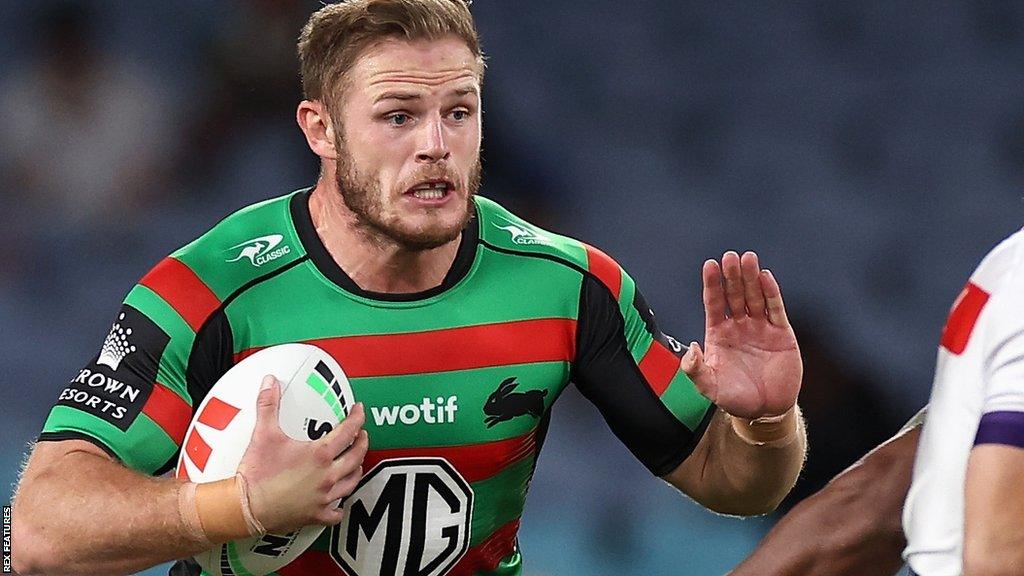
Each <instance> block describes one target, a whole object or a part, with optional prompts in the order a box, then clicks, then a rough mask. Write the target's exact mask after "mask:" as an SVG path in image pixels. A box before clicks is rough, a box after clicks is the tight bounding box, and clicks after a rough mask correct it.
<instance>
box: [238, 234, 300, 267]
mask: <svg viewBox="0 0 1024 576" xmlns="http://www.w3.org/2000/svg"><path fill="white" fill-rule="evenodd" d="M282 240H284V236H281V235H280V234H268V235H266V236H260V237H259V238H253V239H252V240H247V241H245V242H242V243H241V244H237V245H235V246H232V247H231V248H228V250H229V251H231V250H238V249H241V250H240V251H239V252H238V255H237V256H235V257H234V258H232V259H230V260H225V262H238V261H239V260H241V259H242V258H248V259H249V262H250V263H251V264H252V265H253V266H255V267H257V268H259V267H260V266H262V265H264V264H266V263H267V262H271V261H273V260H277V259H278V258H280V257H281V256H284V255H286V254H288V253H290V252H291V251H292V249H291V247H290V246H288V245H287V244H285V245H284V246H281V247H280V248H278V247H277V245H278V244H280V243H281V241H282Z"/></svg>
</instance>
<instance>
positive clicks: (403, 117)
mask: <svg viewBox="0 0 1024 576" xmlns="http://www.w3.org/2000/svg"><path fill="white" fill-rule="evenodd" d="M387 121H388V123H389V124H391V125H392V126H405V124H406V122H408V121H409V115H408V114H403V113H401V112H397V113H395V114H391V115H389V116H388V117H387Z"/></svg>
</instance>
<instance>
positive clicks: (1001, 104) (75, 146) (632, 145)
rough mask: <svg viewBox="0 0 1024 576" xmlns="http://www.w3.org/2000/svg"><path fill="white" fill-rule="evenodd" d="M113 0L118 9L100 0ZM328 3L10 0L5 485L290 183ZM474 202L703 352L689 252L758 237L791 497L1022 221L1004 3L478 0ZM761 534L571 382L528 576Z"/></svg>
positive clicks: (711, 560)
mask: <svg viewBox="0 0 1024 576" xmlns="http://www.w3.org/2000/svg"><path fill="white" fill-rule="evenodd" d="M114 6H116V8H114ZM316 6H317V3H315V2H308V1H300V0H259V1H247V2H242V1H234V2H211V1H199V0H182V1H173V2H171V1H161V2H158V1H155V0H137V1H135V2H131V3H126V2H125V3H122V2H118V3H111V2H99V1H97V2H94V3H92V4H89V3H84V2H70V3H69V2H61V3H54V2H48V1H47V2H13V1H11V0H4V1H0V174H2V177H0V203H2V204H0V214H2V223H3V225H2V226H0V246H2V264H0V327H2V330H0V350H2V352H0V373H2V374H3V381H2V384H0V390H2V410H3V419H2V422H3V426H4V428H3V432H2V434H0V486H2V488H0V492H2V493H4V494H6V497H5V500H9V494H10V489H11V487H12V486H13V483H14V481H15V479H16V475H17V470H18V466H19V462H20V460H21V457H22V456H21V454H22V453H23V451H24V449H25V447H26V444H27V442H29V441H30V440H31V439H32V438H33V437H34V435H35V434H36V433H37V431H38V430H39V428H40V427H41V425H42V421H43V419H44V418H45V415H46V412H47V409H48V407H49V406H50V404H51V403H52V402H53V401H54V399H55V398H56V395H57V393H58V391H59V390H60V389H61V388H62V387H63V384H64V382H66V381H67V380H68V379H69V378H70V377H71V376H73V375H74V374H75V373H76V371H77V368H79V367H80V366H81V365H82V364H84V363H85V362H86V361H87V360H88V358H89V357H91V356H92V355H93V354H95V352H96V349H97V348H98V347H99V345H100V343H101V342H102V339H103V337H104V335H105V334H106V332H107V330H108V329H109V324H110V322H111V320H112V317H113V314H114V313H115V311H116V308H117V303H118V302H119V300H120V299H121V297H122V296H123V294H124V293H125V291H126V290H127V289H128V288H129V287H130V286H131V285H132V283H133V282H134V281H135V280H136V279H137V278H139V277H140V276H141V275H142V274H143V273H145V271H146V270H147V269H148V268H149V267H150V266H151V265H152V264H153V263H155V262H156V261H157V260H159V258H161V257H162V256H163V255H165V254H166V253H168V252H170V251H171V250H173V249H174V248H176V247H177V246H179V245H181V244H183V243H185V242H187V241H188V240H190V239H192V238H193V237H195V236H196V235H198V234H199V233H201V232H202V231H204V230H205V229H207V228H208V227H209V226H211V225H212V224H213V223H214V222H216V221H217V220H219V219H220V218H221V217H222V216H224V215H225V214H227V213H229V212H230V211H232V210H233V209H235V208H238V207H241V206H243V205H245V204H248V203H251V202H253V201H256V200H259V199H262V198H266V197H269V196H275V195H279V194H283V193H285V192H288V191H290V190H293V189H296V188H300V187H304V186H307V185H310V184H312V183H313V182H314V178H315V175H316V168H317V165H316V162H315V158H314V157H313V156H312V154H311V153H310V152H309V151H308V150H307V148H306V146H305V142H304V140H303V138H302V136H301V134H300V132H299V130H298V129H297V127H296V126H295V125H294V121H293V117H294V106H295V103H296V102H297V100H298V97H299V94H298V80H297V73H296V69H297V66H296V63H295V58H294V55H293V53H294V38H295V36H296V34H297V31H298V29H299V27H300V26H301V24H302V22H303V21H304V20H305V18H306V16H307V15H308V14H309V12H310V11H311V10H312V9H315V7H316ZM474 12H475V14H476V18H477V22H478V25H479V28H480V32H481V36H482V39H483V43H484V48H485V50H486V51H487V53H488V54H489V55H490V61H489V69H488V72H487V79H486V82H485V91H484V103H485V109H486V118H485V132H484V134H485V136H484V148H485V152H484V154H485V177H484V187H483V193H484V194H486V195H489V196H491V197H493V198H495V199H497V200H498V201H500V202H502V203H504V204H506V205H508V206H510V207H513V208H514V209H516V210H517V211H519V212H520V213H522V214H523V215H525V216H527V217H529V218H532V219H534V220H535V221H536V222H538V223H540V224H542V225H545V226H547V227H549V228H551V229H553V230H555V231H558V232H562V233H566V234H570V235H573V236H577V237H581V238H584V239H586V240H587V241H588V242H590V243H593V244H596V245H598V246H600V247H602V248H603V249H604V250H605V251H607V252H608V253H610V254H612V255H613V256H615V257H616V258H617V259H618V260H619V261H620V262H621V263H622V264H623V265H624V266H625V267H626V268H627V269H628V270H629V271H630V272H631V273H632V274H633V276H634V277H635V278H636V279H637V280H638V282H639V284H640V286H641V287H642V288H643V290H644V291H645V293H646V295H647V299H648V300H649V301H650V302H651V303H652V305H653V306H654V307H655V309H656V310H657V311H658V313H659V317H660V319H661V322H662V325H663V328H665V329H666V330H667V331H669V332H670V333H672V334H674V335H675V336H677V337H678V338H680V339H701V338H702V336H703V324H702V322H703V318H702V310H701V304H700V281H699V269H700V263H701V262H702V261H703V260H704V259H705V258H708V257H714V256H718V255H720V254H721V253H722V251H724V250H727V249H740V250H742V249H747V248H754V249H757V250H758V251H759V253H760V254H761V256H762V258H763V262H765V263H766V264H767V265H768V266H769V267H771V268H772V269H773V271H774V272H775V274H776V276H777V277H778V278H779V279H780V281H781V282H782V285H783V289H784V293H785V295H786V298H787V302H788V305H789V307H790V315H791V317H793V319H794V321H795V323H796V325H797V329H798V336H799V337H800V339H801V344H802V348H803V351H804V355H805V358H806V363H807V373H806V379H805V383H804V390H803V392H802V395H801V404H802V405H803V407H804V410H805V412H806V414H807V418H808V421H809V428H810V434H811V452H810V458H809V460H808V465H807V470H806V473H805V474H804V477H803V478H802V479H801V482H800V484H799V485H798V488H797V491H796V496H795V497H796V498H799V497H802V496H804V495H807V494H809V493H810V492H812V491H813V490H815V489H817V488H818V487H820V486H821V485H823V483H824V482H825V481H826V480H827V479H828V478H829V477H831V476H832V475H833V474H835V473H836V472H838V471H839V470H840V469H842V468H843V467H845V466H846V465H848V464H850V463H851V462H852V461H853V460H854V459H855V458H856V456H857V455H859V454H861V453H863V452H864V451H865V450H866V449H867V448H869V447H871V446H873V445H874V444H875V443H877V442H878V441H879V440H881V439H882V438H884V437H886V436H888V435H889V434H890V433H892V432H893V431H895V430H896V428H897V427H898V426H899V424H900V423H901V421H902V420H903V419H905V418H906V417H908V416H909V415H910V414H912V413H913V412H914V411H915V410H916V409H917V408H918V407H919V406H921V405H922V404H923V403H924V402H925V401H926V399H927V392H928V388H929V385H930V378H931V371H932V363H933V359H934V347H935V344H936V342H937V340H938V334H939V331H940V329H941V325H942V321H943V318H944V315H945V313H946V310H947V309H948V307H949V304H950V302H951V301H952V300H953V298H954V297H955V296H956V294H957V292H958V291H959V289H960V287H961V286H962V284H963V282H964V280H965V279H966V277H967V275H968V274H969V273H970V271H971V270H972V269H973V266H974V265H975V264H976V263H977V261H978V259H979V258H980V257H981V256H982V255H983V254H984V253H985V252H986V251H987V250H988V249H989V248H990V247H991V246H992V245H993V244H994V243H995V242H997V241H998V240H999V239H1001V238H1002V237H1004V236H1006V235H1008V234H1009V233H1011V232H1012V231H1013V230H1015V229H1016V228H1018V227H1019V226H1020V225H1021V214H1022V201H1021V199H1022V195H1021V192H1020V189H1021V188H1020V185H1021V183H1022V180H1024V105H1022V104H1024V98H1022V96H1024V6H1022V5H1021V4H1019V3H1015V2H1012V1H1009V0H1005V1H1003V0H978V1H974V2H970V3H966V2H963V3H961V2H945V1H939V2H936V1H932V0H929V1H908V2H901V3H893V2H885V1H879V0H870V1H858V2H841V1H824V2H822V1H813V2H812V1H799V2H787V3H767V2H735V1H723V2H676V1H671V0H660V1H649V2H638V3H632V2H621V1H613V0H592V1H589V2H554V3H552V2H546V1H541V0H516V1H515V2H508V1H499V0H478V1H477V2H476V3H475V5H474ZM773 521H774V519H773V518H768V519H754V520H736V519H726V518H718V517H715V516H713V515H711V514H709V513H706V512H704V511H702V510H700V509H699V508H698V507H696V506H695V505H693V504H692V503H690V502H688V501H686V500H685V499H684V498H682V497H679V496H677V495H676V494H675V493H674V492H673V491H672V490H671V489H669V488H668V487H667V486H665V485H663V484H662V483H661V482H660V481H658V480H656V479H653V478H651V477H650V476H649V475H648V474H647V473H646V472H645V471H644V470H643V469H642V468H641V466H640V465H639V464H637V463H636V462H634V461H633V460H632V458H631V457H630V456H629V454H628V453H627V452H626V450H625V449H624V448H623V447H622V446H621V445H620V444H618V442H617V441H616V440H615V439H614V437H612V436H611V434H610V433H609V432H608V431H607V429H606V428H605V427H604V425H603V423H602V422H601V420H600V417H599V416H598V414H597V413H596V411H595V410H594V409H593V408H592V407H590V406H589V405H588V404H587V403H586V401H584V400H581V399H580V397H579V396H578V395H577V394H576V393H574V392H569V393H567V394H566V395H565V396H564V397H563V398H562V399H561V401H560V402H559V403H558V404H557V406H556V408H555V414H554V418H553V426H552V434H551V436H550V439H549V442H548V444H547V445H546V447H545V451H544V453H543V454H542V456H541V460H540V466H539V470H538V473H537V476H536V478H535V480H534V485H533V488H532V491H531V497H530V499H529V502H528V505H527V512H526V515H525V518H524V524H523V529H522V533H521V542H522V546H523V549H524V552H525V554H526V559H527V564H526V566H527V573H528V574H534V575H536V574H573V573H575V574H599V573H611V572H613V571H614V572H618V573H627V574H640V573H644V574H696V575H702V574H716V573H717V574H720V573H722V572H724V571H725V570H726V569H728V568H729V567H731V566H733V565H734V564H735V563H737V562H738V561H739V560H740V559H741V558H743V557H744V556H745V555H746V554H747V553H748V552H749V551H750V550H751V549H752V548H753V546H754V545H755V543H756V542H757V541H758V539H759V538H760V536H761V535H762V534H763V533H764V531H765V530H767V529H768V528H769V527H770V525H771V523H772V522H773Z"/></svg>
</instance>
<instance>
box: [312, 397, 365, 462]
mask: <svg viewBox="0 0 1024 576" xmlns="http://www.w3.org/2000/svg"><path fill="white" fill-rule="evenodd" d="M365 422H366V414H365V412H364V411H363V403H362V402H356V405H355V406H353V407H352V410H351V411H350V412H349V413H348V416H346V417H345V419H344V420H343V421H342V422H341V424H339V425H337V426H335V428H334V430H331V431H330V432H328V433H327V435H326V436H324V437H323V438H321V439H319V440H316V442H319V443H321V444H322V445H323V446H324V448H323V449H324V450H325V451H326V452H328V453H329V454H330V455H331V459H332V460H333V459H334V458H336V457H337V456H338V455H339V454H341V453H342V452H344V451H345V450H346V449H347V448H348V447H349V446H351V445H352V443H353V442H355V440H356V437H357V436H358V434H359V431H360V430H361V429H362V427H363V424H364V423H365Z"/></svg>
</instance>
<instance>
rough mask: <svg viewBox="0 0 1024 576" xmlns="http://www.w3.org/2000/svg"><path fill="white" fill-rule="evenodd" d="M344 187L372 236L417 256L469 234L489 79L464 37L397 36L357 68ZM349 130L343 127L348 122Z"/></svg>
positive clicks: (347, 107)
mask: <svg viewBox="0 0 1024 576" xmlns="http://www.w3.org/2000/svg"><path fill="white" fill-rule="evenodd" d="M348 78H349V81H348V84H347V85H346V86H345V88H344V90H343V92H344V94H343V97H342V102H341V106H340V109H339V110H338V111H337V112H335V114H334V118H335V120H336V123H335V129H336V134H337V136H336V138H337V142H335V145H336V147H337V150H338V172H337V181H338V186H339V188H340V189H341V194H342V198H343V199H344V201H345V204H346V206H348V208H349V209H350V210H352V212H353V213H355V215H356V216H357V218H358V220H359V223H360V225H361V226H362V227H363V228H364V229H365V230H366V231H367V232H369V233H370V234H371V235H372V237H374V238H375V239H378V240H383V241H387V242H391V243H395V244H398V245H400V246H402V247H403V248H406V249H410V250H423V249H428V248H435V247H437V246H441V245H443V244H445V243H447V242H450V241H452V240H454V239H455V238H457V237H458V236H459V233H460V231H461V230H462V229H463V228H464V227H465V225H466V222H467V221H468V219H469V217H470V215H471V202H472V200H471V199H472V195H473V194H474V193H476V190H477V188H478V187H479V184H480V78H479V74H478V70H477V63H476V59H475V58H474V57H473V54H472V52H470V50H469V48H468V47H467V46H466V44H465V43H464V42H463V41H462V40H459V39H458V38H455V37H448V38H444V39H441V40H418V41H413V42H410V41H408V40H402V39H387V40H384V41H383V42H381V43H379V44H377V45H375V46H373V47H371V48H369V49H367V50H366V52H365V53H364V54H363V55H362V56H360V58H359V59H358V60H357V61H356V63H355V65H354V66H353V67H352V69H351V70H350V71H349V75H348ZM339 124H340V125H339Z"/></svg>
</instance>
